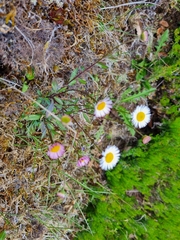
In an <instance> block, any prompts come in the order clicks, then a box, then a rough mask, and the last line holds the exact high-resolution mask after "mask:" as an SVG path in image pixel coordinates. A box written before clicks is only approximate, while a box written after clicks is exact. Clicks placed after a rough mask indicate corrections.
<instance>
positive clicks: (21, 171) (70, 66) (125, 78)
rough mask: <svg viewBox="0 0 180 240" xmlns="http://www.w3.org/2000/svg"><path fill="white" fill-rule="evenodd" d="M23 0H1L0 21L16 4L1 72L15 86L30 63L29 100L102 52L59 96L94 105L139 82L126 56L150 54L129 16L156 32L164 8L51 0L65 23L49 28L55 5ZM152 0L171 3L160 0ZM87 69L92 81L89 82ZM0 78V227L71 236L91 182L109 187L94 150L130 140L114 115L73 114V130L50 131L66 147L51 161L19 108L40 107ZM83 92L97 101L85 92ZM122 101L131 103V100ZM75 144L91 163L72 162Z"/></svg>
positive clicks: (11, 232) (11, 234)
mask: <svg viewBox="0 0 180 240" xmlns="http://www.w3.org/2000/svg"><path fill="white" fill-rule="evenodd" d="M31 2H32V1H27V2H26V1H23V0H18V1H14V2H13V3H12V4H10V1H6V2H5V1H4V3H3V4H2V6H1V10H2V11H1V13H3V14H4V15H3V14H2V15H3V16H4V17H3V18H2V19H1V20H0V26H2V25H3V24H5V17H6V14H8V13H9V12H10V11H11V10H12V7H15V9H16V16H15V26H14V27H10V26H11V24H10V22H9V23H8V31H7V33H6V34H1V35H0V51H1V59H0V62H1V65H2V67H1V71H2V76H3V77H4V78H6V79H9V80H11V81H13V82H17V83H18V84H19V85H22V82H23V81H24V80H25V72H26V71H27V68H28V66H29V65H33V66H34V67H35V73H36V77H35V79H34V80H33V81H31V82H29V90H28V92H27V94H28V95H30V96H31V97H32V98H34V99H36V97H37V96H36V92H37V90H38V89H41V91H42V93H43V94H44V95H46V94H47V93H48V92H49V91H50V89H51V82H52V80H54V79H57V80H58V82H59V83H62V84H63V86H67V84H68V80H69V77H70V74H71V72H72V71H73V70H74V69H75V68H77V67H81V66H84V67H85V68H88V67H89V66H91V65H92V64H94V63H95V62H96V61H98V59H101V62H103V63H104V64H106V66H107V67H108V68H107V69H105V70H104V69H102V68H100V67H98V66H97V65H94V66H93V67H92V68H89V69H88V71H87V72H85V73H83V74H82V75H81V77H82V78H83V79H85V80H86V81H87V84H86V85H85V86H81V85H78V86H76V88H75V90H73V91H72V90H71V92H70V93H67V94H64V95H62V99H69V98H72V97H73V96H74V94H76V98H79V103H80V104H81V106H82V108H83V105H84V104H86V103H87V101H88V102H89V103H90V104H91V105H92V109H93V105H94V103H95V101H96V100H97V99H99V98H101V97H104V96H106V95H110V96H111V97H112V98H113V99H114V102H115V101H116V103H118V102H119V99H120V96H121V94H122V92H123V90H125V89H127V88H128V87H129V86H131V87H134V88H138V87H139V86H138V84H137V83H136V82H135V81H134V76H135V73H134V72H133V70H132V69H131V67H130V65H131V59H132V58H133V57H134V56H137V55H138V56H139V57H140V58H141V57H143V56H145V55H148V54H149V53H147V47H148V46H147V44H145V43H144V42H142V41H140V40H139V38H138V36H137V34H136V31H135V28H136V27H135V26H136V22H137V21H140V22H141V23H142V24H143V28H144V29H148V31H149V32H151V33H152V34H154V33H155V31H156V28H157V21H158V20H159V19H161V18H162V17H163V15H165V14H166V13H165V12H163V13H160V14H158V13H157V14H156V10H157V8H156V6H154V5H153V6H148V7H147V8H146V7H143V6H141V7H142V8H137V6H133V5H131V6H124V7H121V8H114V9H110V10H101V11H100V7H103V6H115V5H117V2H116V1H101V2H100V1H98V0H96V1H95V0H86V1H82V0H76V1H58V3H59V4H62V5H63V6H64V12H63V13H61V14H62V16H61V17H63V21H64V24H63V25H60V26H58V27H57V25H56V23H55V22H54V21H52V20H50V18H49V14H50V12H52V11H56V4H55V1H54V3H52V2H53V1H51V2H50V1H35V2H37V3H36V5H35V6H34V5H33V4H32V3H31ZM123 2H126V1H123ZM50 3H51V4H50ZM159 4H160V5H161V8H162V9H166V10H165V11H166V12H168V11H169V9H170V5H169V4H168V3H166V1H159ZM104 55H106V57H104V58H103V56H104ZM95 77H98V81H94V79H95ZM0 86H1V90H0V110H1V113H0V142H1V145H0V181H1V182H0V213H1V217H0V231H1V229H4V230H5V231H6V233H7V238H6V239H10V240H12V239H13V240H15V239H18V240H19V239H28V240H30V239H73V237H74V236H75V235H76V233H77V231H79V230H82V229H86V230H87V231H91V229H90V228H89V226H88V224H87V222H86V216H85V215H84V213H83V209H84V208H85V207H86V206H87V204H88V202H89V201H90V200H91V198H93V197H94V196H95V195H96V194H98V193H97V192H96V191H95V190H94V188H93V187H96V188H97V189H101V191H103V192H105V193H106V194H110V190H108V188H107V187H106V181H105V179H104V177H103V173H102V170H101V169H100V168H99V164H98V159H99V157H100V155H101V151H102V150H103V148H104V147H105V146H106V145H107V144H116V145H117V146H119V148H120V149H121V150H123V149H124V148H125V147H126V146H127V145H128V142H129V141H134V140H135V139H134V138H132V137H131V135H130V133H129V132H128V130H127V128H126V126H125V125H124V124H123V122H122V121H121V120H120V119H119V120H117V119H116V118H114V117H113V116H111V118H110V119H109V120H107V119H105V120H103V121H93V117H92V116H91V115H90V116H91V120H92V121H91V123H89V124H87V123H86V122H85V121H84V119H83V118H82V115H81V114H76V115H75V116H74V119H75V123H74V126H73V131H71V130H68V131H67V132H66V134H65V135H63V134H62V132H60V131H57V134H56V136H55V138H54V140H55V141H56V140H57V141H62V142H63V144H64V145H65V147H66V154H65V156H64V157H63V158H62V159H61V160H60V161H58V162H57V161H55V162H53V161H51V160H50V159H49V158H48V157H47V155H46V152H47V146H48V145H49V144H50V140H49V139H48V137H47V138H44V139H43V140H41V138H40V135H39V132H38V131H37V132H36V133H35V134H34V135H33V136H31V137H30V138H28V137H27V136H26V127H27V125H28V123H27V122H25V121H24V120H22V118H21V114H22V113H25V114H27V115H28V114H34V113H37V112H38V111H40V109H39V108H37V107H34V105H32V103H31V101H29V99H28V98H26V97H24V96H23V95H21V94H20V93H18V92H16V91H15V90H13V89H11V88H7V87H6V86H4V85H3V84H1V85H0ZM78 90H79V91H78ZM84 93H85V94H84ZM87 93H88V94H89V95H91V96H93V99H95V101H93V100H92V98H87V97H86V94H87ZM142 101H143V102H144V101H145V102H146V99H145V100H142ZM125 107H126V108H127V109H128V110H130V111H131V110H132V109H133V108H134V104H129V105H125ZM75 132H76V135H75ZM107 136H110V137H111V138H110V140H109V139H107ZM83 153H86V154H88V155H89V156H90V157H91V162H90V164H89V166H88V167H85V168H82V169H78V168H77V167H76V162H77V160H78V158H79V156H80V155H81V154H83ZM97 191H98V190H97ZM58 192H63V193H64V194H65V198H63V199H61V198H59V197H57V193H58Z"/></svg>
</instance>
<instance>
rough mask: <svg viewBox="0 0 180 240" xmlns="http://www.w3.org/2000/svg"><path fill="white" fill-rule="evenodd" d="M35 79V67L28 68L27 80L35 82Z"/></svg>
mask: <svg viewBox="0 0 180 240" xmlns="http://www.w3.org/2000/svg"><path fill="white" fill-rule="evenodd" d="M34 77H35V74H34V67H28V69H27V73H26V78H27V79H28V80H33V79H34Z"/></svg>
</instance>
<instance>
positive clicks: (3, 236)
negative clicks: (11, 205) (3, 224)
mask: <svg viewBox="0 0 180 240" xmlns="http://www.w3.org/2000/svg"><path fill="white" fill-rule="evenodd" d="M5 238H6V232H5V231H2V232H1V233H0V240H4V239H5Z"/></svg>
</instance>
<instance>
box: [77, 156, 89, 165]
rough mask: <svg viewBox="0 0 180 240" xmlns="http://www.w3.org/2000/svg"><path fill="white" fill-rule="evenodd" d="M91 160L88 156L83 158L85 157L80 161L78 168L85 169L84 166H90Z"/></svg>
mask: <svg viewBox="0 0 180 240" xmlns="http://www.w3.org/2000/svg"><path fill="white" fill-rule="evenodd" d="M89 160H90V159H89V157H88V156H83V157H81V158H80V159H79V160H78V162H77V166H78V167H84V166H86V165H88V163H89Z"/></svg>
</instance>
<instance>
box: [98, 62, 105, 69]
mask: <svg viewBox="0 0 180 240" xmlns="http://www.w3.org/2000/svg"><path fill="white" fill-rule="evenodd" d="M96 65H97V66H98V67H100V68H102V69H108V67H107V66H106V64H104V63H102V62H98V63H96Z"/></svg>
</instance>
